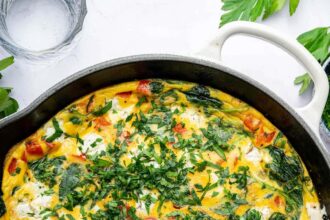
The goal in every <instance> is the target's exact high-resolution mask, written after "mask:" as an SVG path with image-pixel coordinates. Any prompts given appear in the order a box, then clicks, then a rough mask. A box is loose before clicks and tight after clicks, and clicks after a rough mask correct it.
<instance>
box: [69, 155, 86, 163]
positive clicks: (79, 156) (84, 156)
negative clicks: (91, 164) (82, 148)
mask: <svg viewBox="0 0 330 220" xmlns="http://www.w3.org/2000/svg"><path fill="white" fill-rule="evenodd" d="M71 156H72V157H74V158H76V159H78V160H81V161H86V159H87V158H86V155H85V154H80V155H77V154H71Z"/></svg>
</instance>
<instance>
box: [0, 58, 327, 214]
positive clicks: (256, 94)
mask: <svg viewBox="0 0 330 220" xmlns="http://www.w3.org/2000/svg"><path fill="white" fill-rule="evenodd" d="M144 78H166V79H178V80H186V81H192V82H197V83H200V84H205V85H208V86H211V87H214V88H217V89H220V90H222V91H225V92H228V93H229V94H231V95H233V96H235V97H237V98H240V99H241V100H243V101H245V102H247V103H249V104H250V105H252V106H254V107H255V108H256V109H258V110H259V111H260V112H262V113H263V114H264V115H265V117H267V118H268V119H269V120H270V121H271V122H273V123H274V124H275V126H277V127H278V128H279V129H280V130H281V131H282V132H283V133H284V134H285V135H286V136H287V137H288V138H289V140H290V141H291V143H292V145H293V146H294V147H295V149H296V151H297V152H298V153H299V155H300V156H301V158H302V160H303V161H304V163H305V165H306V166H307V169H308V170H309V172H310V175H311V177H312V179H313V182H314V184H315V186H316V190H317V192H318V193H319V194H320V199H321V202H322V203H323V204H324V205H325V206H326V209H327V212H328V213H330V168H329V166H328V165H327V162H326V160H325V159H324V157H323V155H322V153H321V151H320V150H319V149H318V147H317V145H316V144H315V142H314V141H313V139H312V138H311V136H310V135H309V134H308V132H307V131H306V130H305V129H304V128H303V126H302V125H301V124H300V123H299V122H298V120H296V119H295V118H294V117H293V116H292V115H291V114H290V113H289V112H288V111H287V110H286V109H285V108H284V107H283V106H282V105H280V104H279V103H278V102H276V101H275V100H274V99H273V98H271V97H270V96H269V95H267V94H266V93H265V92H263V91H261V90H260V89H258V88H256V87H255V86H253V85H251V84H250V83H248V82H246V81H244V80H243V79H241V78H238V77H236V76H233V75H231V74H229V73H226V72H225V71H222V70H219V69H217V68H213V67H209V66H207V65H201V64H197V63H191V62H188V61H187V62H186V61H178V60H177V61H175V60H171V59H167V60H166V59H165V60H162V59H156V58H155V59H149V60H145V61H133V62H128V63H123V64H118V65H114V66H111V67H109V68H104V69H102V70H98V71H96V72H93V73H91V74H87V75H86V74H85V75H84V76H83V77H81V78H79V79H77V80H74V81H72V82H70V83H68V84H67V85H64V86H63V87H62V86H60V88H59V89H58V91H57V92H55V93H53V94H51V95H50V96H49V98H47V99H46V100H44V101H43V102H41V104H40V105H39V106H38V107H37V108H36V109H34V110H33V111H31V112H29V113H28V114H26V115H24V116H23V117H21V118H18V119H17V120H14V121H13V122H12V123H9V124H6V125H5V126H2V129H0V140H1V148H2V151H1V152H0V161H4V158H5V155H6V153H7V152H8V150H9V149H10V147H11V146H13V145H14V144H16V143H17V142H19V141H21V140H23V139H24V138H26V137H27V136H29V135H31V134H32V133H33V132H34V131H36V130H37V129H38V128H39V127H40V126H41V125H42V124H43V123H45V122H46V121H47V120H49V119H50V118H51V117H52V116H53V115H55V114H56V113H57V112H58V111H59V110H61V109H63V108H64V107H66V106H67V105H68V104H70V103H71V102H73V101H74V100H76V99H78V98H79V97H82V96H84V95H86V94H88V93H91V92H93V91H95V90H97V89H100V88H102V87H106V86H109V85H112V84H116V83H120V82H125V81H131V80H134V79H144ZM64 84H65V83H64ZM0 128H1V126H0ZM0 170H1V171H0V172H2V169H0ZM0 174H1V176H2V173H0Z"/></svg>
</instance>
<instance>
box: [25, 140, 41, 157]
mask: <svg viewBox="0 0 330 220" xmlns="http://www.w3.org/2000/svg"><path fill="white" fill-rule="evenodd" d="M25 146H26V152H27V153H28V154H31V155H38V156H42V155H43V154H44V152H43V151H42V148H41V146H40V144H39V143H38V142H37V141H36V140H29V141H27V142H25Z"/></svg>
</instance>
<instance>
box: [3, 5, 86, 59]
mask: <svg viewBox="0 0 330 220" xmlns="http://www.w3.org/2000/svg"><path fill="white" fill-rule="evenodd" d="M62 2H63V4H66V5H67V3H66V1H65V0H63V1H62ZM6 14H7V13H0V17H2V18H3V20H5V19H6V16H7V15H6ZM86 15H87V4H86V0H81V6H80V12H79V14H78V16H77V17H76V22H75V23H74V25H73V26H72V28H70V29H69V30H68V32H67V34H66V36H65V37H64V39H63V40H61V41H60V42H59V43H57V44H56V45H55V46H52V47H50V48H46V49H42V50H31V49H27V48H25V47H23V46H21V45H19V44H17V43H16V42H15V41H14V40H13V39H12V37H11V36H10V34H9V33H8V29H7V25H6V24H3V26H4V30H3V32H2V34H0V46H2V47H3V48H4V49H5V50H6V51H7V52H9V53H10V54H11V55H13V56H15V57H17V58H25V59H27V60H40V59H45V58H52V57H56V56H58V53H59V52H61V51H62V50H66V49H68V47H69V46H70V45H71V44H72V42H73V41H75V40H77V37H78V35H79V34H80V32H81V31H82V28H83V24H84V20H85V17H86Z"/></svg>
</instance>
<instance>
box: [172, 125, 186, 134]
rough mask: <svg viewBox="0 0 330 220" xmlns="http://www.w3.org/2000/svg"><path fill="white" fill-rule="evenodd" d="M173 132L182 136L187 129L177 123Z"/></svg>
mask: <svg viewBox="0 0 330 220" xmlns="http://www.w3.org/2000/svg"><path fill="white" fill-rule="evenodd" d="M173 131H174V132H176V133H179V134H183V133H184V132H186V131H187V129H185V128H184V127H183V125H182V123H178V124H176V125H175V126H174V128H173Z"/></svg>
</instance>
